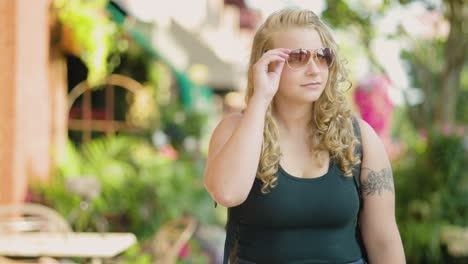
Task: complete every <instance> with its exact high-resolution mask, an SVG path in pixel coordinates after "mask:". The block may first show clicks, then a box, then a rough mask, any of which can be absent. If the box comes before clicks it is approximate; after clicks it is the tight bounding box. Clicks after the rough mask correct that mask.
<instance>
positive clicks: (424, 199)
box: [394, 132, 468, 263]
mask: <svg viewBox="0 0 468 264" xmlns="http://www.w3.org/2000/svg"><path fill="white" fill-rule="evenodd" d="M417 141H418V142H413V143H412V144H411V145H410V149H409V151H408V153H407V154H405V158H404V159H402V160H400V161H397V162H396V163H395V164H394V174H395V186H396V190H397V193H398V194H397V219H398V223H399V227H400V232H401V236H402V240H403V243H404V246H405V253H406V256H407V260H408V263H426V262H430V263H447V262H446V261H447V260H446V259H444V257H445V258H447V256H446V255H444V251H443V245H442V241H441V238H440V236H441V230H442V228H443V227H445V226H447V225H456V226H461V227H466V226H468V167H467V164H468V157H467V150H466V149H465V147H464V144H463V138H462V137H460V136H457V135H454V134H448V135H444V134H440V133H437V132H431V133H429V136H428V138H426V139H425V138H423V137H419V138H417Z"/></svg>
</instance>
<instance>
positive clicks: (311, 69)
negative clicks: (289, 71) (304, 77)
mask: <svg viewBox="0 0 468 264" xmlns="http://www.w3.org/2000/svg"><path fill="white" fill-rule="evenodd" d="M306 68H307V73H308V74H311V73H313V74H317V73H320V71H321V70H320V67H319V66H318V65H317V63H315V61H314V60H313V59H311V60H310V61H309V62H308V63H307V64H306Z"/></svg>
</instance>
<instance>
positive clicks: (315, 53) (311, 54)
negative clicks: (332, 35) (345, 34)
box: [286, 47, 335, 71]
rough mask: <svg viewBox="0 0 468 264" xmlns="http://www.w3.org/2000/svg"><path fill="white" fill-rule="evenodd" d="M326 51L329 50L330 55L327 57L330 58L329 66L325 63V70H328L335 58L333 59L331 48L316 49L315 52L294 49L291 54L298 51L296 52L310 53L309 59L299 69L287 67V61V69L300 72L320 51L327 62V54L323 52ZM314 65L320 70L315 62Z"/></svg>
mask: <svg viewBox="0 0 468 264" xmlns="http://www.w3.org/2000/svg"><path fill="white" fill-rule="evenodd" d="M327 49H328V50H329V54H330V55H329V56H330V58H331V63H330V65H328V61H327V68H328V69H330V67H331V66H333V63H335V58H334V53H333V50H332V49H331V48H327V47H324V48H318V49H316V50H312V49H302V48H301V49H294V50H292V51H291V52H294V51H298V50H299V51H307V52H308V53H310V57H309V59H308V60H307V62H306V63H304V65H302V66H300V67H292V66H291V65H289V60H286V64H287V65H288V67H289V68H290V69H291V70H293V71H296V70H300V69H302V68H304V67H305V66H307V64H309V63H310V61H311V60H312V58H314V57H316V56H317V54H318V52H319V51H322V54H323V56H324V57H325V60H327V58H326V56H327V52H326V51H325V50H327ZM314 63H315V65H317V67H319V68H320V66H319V65H318V64H317V63H316V62H315V60H314Z"/></svg>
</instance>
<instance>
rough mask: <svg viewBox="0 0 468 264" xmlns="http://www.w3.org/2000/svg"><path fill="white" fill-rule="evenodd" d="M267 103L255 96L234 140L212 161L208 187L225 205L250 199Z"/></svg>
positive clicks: (234, 134) (215, 197) (232, 138)
mask: <svg viewBox="0 0 468 264" xmlns="http://www.w3.org/2000/svg"><path fill="white" fill-rule="evenodd" d="M266 109H267V103H266V102H263V101H261V100H260V99H257V98H256V97H252V98H251V100H250V102H249V105H248V106H247V108H246V110H245V112H244V114H243V116H242V119H241V120H240V122H239V125H238V126H237V128H236V130H235V131H234V132H233V134H232V136H231V137H230V139H229V140H228V141H227V142H226V144H225V145H224V146H223V148H222V149H221V150H220V152H219V153H218V155H216V157H215V158H214V160H212V161H211V162H210V165H209V166H208V167H207V170H206V172H205V185H206V186H207V189H208V191H209V192H210V193H211V195H212V196H213V198H214V199H215V200H216V201H218V203H220V204H222V205H224V206H235V205H237V204H240V203H242V202H243V201H244V200H245V198H246V197H247V195H248V193H249V191H250V189H251V186H252V184H253V181H254V179H255V175H256V172H257V167H258V163H259V159H260V153H261V148H262V142H263V129H264V123H265V121H264V120H265V113H266Z"/></svg>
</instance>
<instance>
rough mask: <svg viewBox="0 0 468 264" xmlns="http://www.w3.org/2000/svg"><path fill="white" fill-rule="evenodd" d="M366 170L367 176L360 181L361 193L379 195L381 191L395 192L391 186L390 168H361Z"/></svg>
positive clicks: (391, 175)
mask: <svg viewBox="0 0 468 264" xmlns="http://www.w3.org/2000/svg"><path fill="white" fill-rule="evenodd" d="M363 169H365V170H367V171H369V172H368V173H367V175H366V176H367V177H364V178H365V180H364V181H363V182H362V187H361V188H362V193H364V194H366V195H372V194H378V195H381V194H382V192H383V191H385V190H387V191H389V192H392V193H395V188H394V186H393V174H392V169H390V168H384V169H382V170H381V171H373V170H371V169H368V168H363Z"/></svg>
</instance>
